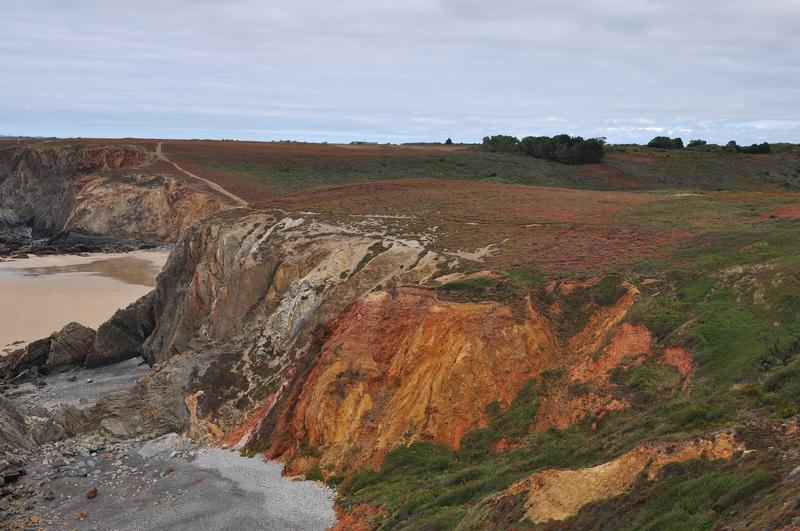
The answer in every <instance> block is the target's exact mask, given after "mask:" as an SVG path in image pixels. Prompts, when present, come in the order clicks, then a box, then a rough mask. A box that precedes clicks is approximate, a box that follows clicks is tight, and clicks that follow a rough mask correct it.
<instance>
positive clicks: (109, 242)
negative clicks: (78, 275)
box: [0, 222, 160, 260]
mask: <svg viewBox="0 0 800 531" xmlns="http://www.w3.org/2000/svg"><path fill="white" fill-rule="evenodd" d="M159 245H160V243H159V242H157V241H140V240H136V239H130V238H115V237H111V236H103V235H100V234H93V233H90V232H88V231H84V230H79V229H77V230H75V229H74V230H61V231H58V232H56V233H55V234H47V233H41V232H38V231H35V230H34V229H33V227H30V226H28V225H23V224H14V225H10V224H6V223H2V222H0V260H3V259H5V258H24V257H26V256H27V255H29V254H32V255H36V256H46V255H54V254H82V253H124V252H130V251H136V250H139V249H153V248H156V247H158V246H159Z"/></svg>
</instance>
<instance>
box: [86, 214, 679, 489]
mask: <svg viewBox="0 0 800 531" xmlns="http://www.w3.org/2000/svg"><path fill="white" fill-rule="evenodd" d="M456 265H457V262H456V261H455V260H453V259H450V258H447V257H445V256H442V255H439V254H437V253H436V252H434V251H432V250H431V249H428V248H426V245H424V244H423V243H420V242H419V241H415V240H407V239H403V238H401V237H398V236H397V235H392V234H389V233H386V232H374V231H365V230H364V229H363V228H361V227H359V226H357V225H349V224H347V223H342V222H339V223H336V224H334V223H331V222H325V221H322V220H320V219H318V218H317V217H316V216H314V215H313V214H305V215H301V214H291V215H287V214H284V213H282V212H277V211H259V210H252V209H236V210H229V211H225V212H220V213H217V214H215V215H213V216H211V217H209V218H207V219H205V220H204V221H202V222H200V223H198V224H196V225H194V226H192V227H190V228H189V229H188V230H187V231H186V233H185V234H184V236H183V237H182V238H181V239H180V241H179V242H178V243H177V244H176V246H175V248H174V249H173V252H172V254H171V256H170V259H169V261H168V262H167V264H166V266H165V267H164V270H163V271H162V273H161V275H160V276H159V278H158V285H157V288H156V290H155V292H154V294H153V297H152V301H151V304H152V310H148V312H152V313H147V312H145V313H147V315H148V317H147V319H146V320H147V321H150V320H152V321H153V322H154V323H155V327H154V328H152V327H151V328H147V330H150V329H152V333H151V334H150V335H149V337H147V339H146V341H145V342H144V345H143V351H144V356H145V358H146V359H147V360H148V361H149V362H150V363H151V364H152V365H153V371H152V373H151V374H150V375H149V376H148V378H146V379H145V380H144V381H143V382H142V383H141V384H140V388H139V390H137V392H136V393H134V396H132V397H124V396H117V397H114V398H113V400H112V399H110V400H108V401H105V402H103V401H101V403H100V404H98V405H97V406H95V408H94V409H93V410H92V411H89V412H87V415H88V416H87V418H89V419H92V420H93V421H95V423H96V422H97V421H98V419H104V418H106V417H109V419H110V420H109V419H106V420H105V421H104V422H105V426H112V425H113V426H114V430H117V431H118V432H119V433H138V432H141V431H142V430H148V429H151V428H153V429H156V430H166V429H187V430H188V431H189V432H190V434H191V435H192V436H194V437H196V438H199V439H204V440H207V441H213V442H216V443H218V444H224V445H231V446H239V447H246V448H248V449H249V450H251V451H253V450H256V451H262V452H264V453H265V455H267V456H269V457H272V458H279V459H282V460H284V461H286V462H287V465H288V467H287V471H288V472H289V473H306V472H308V471H309V470H312V469H316V468H317V467H321V468H322V469H324V470H327V471H328V472H329V473H344V474H350V473H352V472H354V471H356V470H360V469H363V468H364V467H371V468H376V467H379V466H380V464H381V462H382V460H383V457H384V456H385V455H386V453H387V452H388V451H390V450H391V449H393V448H396V447H398V446H405V445H409V444H411V443H413V442H416V441H424V440H432V441H437V442H441V443H444V444H446V445H448V446H449V447H451V448H458V447H459V446H460V444H461V440H462V438H463V437H464V435H466V434H467V433H469V432H470V431H472V430H475V429H479V428H487V427H488V426H490V425H491V424H492V422H493V420H492V415H496V414H497V413H493V414H490V412H489V409H490V408H489V406H491V405H492V404H496V405H494V406H492V407H495V408H496V409H498V410H500V411H502V410H503V409H506V408H508V407H509V405H510V404H511V403H512V402H514V400H515V397H517V395H518V394H519V393H520V392H521V390H522V389H523V388H524V387H525V386H526V385H530V384H529V382H534V383H535V384H536V385H538V386H541V387H544V386H548V385H549V386H550V387H551V389H550V391H549V392H547V393H542V394H541V397H540V398H539V399H537V401H536V409H535V415H534V416H533V417H532V418H531V419H530V420H529V421H528V424H526V426H523V427H522V428H526V427H527V429H526V430H525V431H527V430H530V431H535V430H546V429H548V428H551V427H555V428H559V429H563V428H566V427H568V426H570V425H572V424H574V423H576V422H578V421H579V420H581V419H583V418H584V417H585V416H587V415H595V416H600V417H602V416H603V415H604V414H605V413H606V412H608V411H616V410H620V409H625V408H627V407H629V406H630V403H629V402H628V401H627V399H626V398H625V397H623V396H621V395H620V393H619V392H618V387H619V386H618V385H616V384H614V383H613V382H611V381H610V376H609V375H610V374H611V373H612V371H613V370H614V369H616V368H626V367H629V366H636V365H641V364H643V363H645V361H647V360H651V361H652V362H653V363H656V364H661V365H663V366H665V367H668V368H670V370H671V371H672V373H674V374H675V377H674V379H673V380H674V381H673V384H669V385H673V388H676V389H680V387H681V386H682V385H685V383H686V382H687V381H688V378H689V377H690V372H686V364H687V363H688V364H689V368H690V367H691V362H690V361H688V359H684V358H682V357H680V356H677V355H675V353H674V352H673V353H672V354H669V355H668V354H667V353H666V352H665V351H664V350H663V349H661V348H660V347H657V346H656V345H655V344H654V342H653V341H652V339H651V336H650V333H649V331H648V330H647V329H646V328H644V327H642V326H633V325H630V324H628V323H626V322H625V317H626V314H627V312H628V310H629V308H630V307H631V305H632V304H633V302H634V300H635V298H636V297H637V293H638V292H637V291H636V290H635V288H633V287H631V286H628V287H624V286H620V287H619V292H618V294H617V295H616V296H615V298H613V299H612V300H610V301H607V302H606V303H604V304H596V303H592V302H591V301H590V300H587V301H586V302H585V303H584V304H583V307H582V309H581V311H582V312H583V313H584V314H585V319H582V320H579V322H578V323H575V324H576V325H577V326H573V327H572V328H570V327H569V326H568V325H569V323H567V321H568V319H567V317H565V316H564V315H563V313H562V312H561V311H560V310H559V309H558V304H551V305H550V307H548V306H547V305H545V304H543V302H542V301H541V300H538V298H540V297H542V296H544V295H546V294H542V293H540V292H538V291H536V290H533V289H529V288H520V287H515V288H514V289H513V290H512V291H510V292H509V293H505V292H502V290H500V291H501V292H502V293H505V295H503V296H502V297H501V296H497V297H495V300H492V296H488V297H486V300H474V301H473V300H469V298H467V299H464V298H463V297H460V296H452V295H447V291H443V290H437V289H435V288H433V287H431V286H433V285H435V284H436V283H437V280H436V279H437V278H441V279H445V280H446V279H447V278H452V277H453V276H454V275H449V276H444V275H443V274H444V273H447V272H448V271H450V268H452V267H454V266H456ZM455 276H456V277H457V276H458V275H455ZM479 276H480V275H479ZM484 277H485V275H484ZM485 278H490V279H492V281H493V282H498V283H500V284H499V285H501V286H511V284H510V280H509V279H507V278H505V277H502V276H497V275H495V276H493V277H492V276H491V275H490V276H489V277H485ZM590 284H591V283H590ZM587 286H588V285H587ZM573 288H574V287H570V286H568V285H563V286H562V285H560V284H559V285H553V286H551V287H550V288H549V290H550V294H549V295H548V296H549V297H550V298H551V299H553V300H560V299H564V300H566V298H567V297H569V296H575V294H578V293H580V294H581V296H585V294H586V293H588V292H586V293H584V292H583V291H581V290H584V291H585V290H586V289H589V288H588V287H581V289H578V290H575V289H573ZM504 289H505V288H504ZM508 289H511V288H508ZM498 293H500V292H498ZM559 298H560V299H559ZM671 352H672V351H671ZM553 378H556V379H560V380H559V382H558V385H554V382H553V381H552V380H553ZM581 386H582V387H583V388H585V389H586V390H585V391H584V392H581V393H576V392H575V391H574V389H575V388H576V387H581ZM161 395H164V396H161ZM159 396H161V398H158V397H159ZM126 401H127V402H126ZM145 402H146V404H147V405H146V406H145V405H144V404H145ZM126 403H127V405H126ZM131 409H133V410H135V411H136V414H135V415H132V416H131V415H128V414H127V411H130V410H131ZM90 424H91V423H90ZM503 437H504V435H503V434H502V433H499V432H498V434H497V437H496V439H497V440H496V444H497V445H498V447H501V446H503V445H508V444H511V445H513V444H515V443H514V441H512V440H508V439H504V438H503Z"/></svg>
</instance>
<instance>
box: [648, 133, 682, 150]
mask: <svg viewBox="0 0 800 531" xmlns="http://www.w3.org/2000/svg"><path fill="white" fill-rule="evenodd" d="M647 147H651V148H660V149H683V140H682V139H681V138H680V137H678V138H670V137H668V136H657V137H655V138H654V139H653V140H651V141H650V142H649V143H648V144H647Z"/></svg>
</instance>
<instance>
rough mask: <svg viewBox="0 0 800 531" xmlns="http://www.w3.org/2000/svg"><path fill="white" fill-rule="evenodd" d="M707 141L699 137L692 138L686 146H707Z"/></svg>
mask: <svg viewBox="0 0 800 531" xmlns="http://www.w3.org/2000/svg"><path fill="white" fill-rule="evenodd" d="M707 143H708V142H706V141H705V140H700V139H699V138H698V139H697V140H690V141H689V143H688V144H687V145H686V147H690V148H693V147H700V146H705V145H706V144H707Z"/></svg>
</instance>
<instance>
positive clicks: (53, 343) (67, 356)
mask: <svg viewBox="0 0 800 531" xmlns="http://www.w3.org/2000/svg"><path fill="white" fill-rule="evenodd" d="M96 335H97V333H96V332H95V331H94V330H92V329H91V328H89V327H87V326H83V325H82V324H79V323H74V322H73V323H69V324H68V325H66V326H65V327H64V328H62V329H61V330H60V331H58V332H56V333H55V334H53V335H52V336H50V353H49V355H48V356H47V361H46V362H45V364H44V372H46V373H51V372H59V371H61V370H65V369H72V368H74V367H80V366H82V365H83V364H84V362H85V360H86V359H87V357H88V356H89V355H90V354H91V353H92V345H93V344H94V340H95V336H96Z"/></svg>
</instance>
